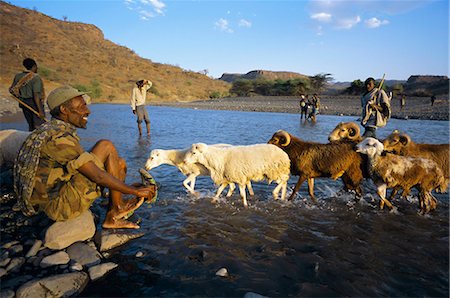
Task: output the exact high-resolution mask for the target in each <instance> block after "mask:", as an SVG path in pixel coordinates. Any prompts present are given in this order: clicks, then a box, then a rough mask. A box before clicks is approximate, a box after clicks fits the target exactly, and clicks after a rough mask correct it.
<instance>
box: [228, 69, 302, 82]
mask: <svg viewBox="0 0 450 298" xmlns="http://www.w3.org/2000/svg"><path fill="white" fill-rule="evenodd" d="M296 78H308V76H307V75H304V74H300V73H296V72H289V71H270V70H252V71H249V72H248V73H246V74H238V73H224V74H223V75H222V76H221V77H220V78H219V80H222V81H225V82H228V83H233V82H234V81H236V80H240V79H241V80H256V79H266V80H289V79H296Z"/></svg>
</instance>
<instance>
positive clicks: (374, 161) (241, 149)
mask: <svg viewBox="0 0 450 298" xmlns="http://www.w3.org/2000/svg"><path fill="white" fill-rule="evenodd" d="M28 135H29V133H28V132H22V131H17V130H2V131H0V163H1V167H2V170H3V169H5V168H9V167H11V166H12V165H13V163H14V160H15V157H16V154H17V152H18V151H19V149H20V146H21V145H22V144H23V142H24V140H25V138H26V137H27V136H28ZM328 139H329V141H330V142H329V143H326V144H321V143H316V142H309V141H304V140H301V139H300V138H297V137H295V136H293V135H291V134H289V133H288V132H286V131H282V130H280V131H277V132H276V133H275V134H274V135H273V136H272V138H271V139H270V140H269V141H268V144H255V145H249V146H232V145H228V144H215V145H207V144H204V143H197V144H193V145H192V146H191V147H189V148H186V149H182V150H163V149H155V150H152V151H151V153H150V156H149V158H148V160H147V162H146V165H145V167H146V169H147V170H151V169H153V168H155V167H158V166H160V165H162V164H168V165H172V166H175V167H177V168H178V169H179V170H180V172H181V173H183V174H184V175H185V176H187V178H186V179H185V180H184V181H183V185H184V187H185V188H186V189H187V191H188V192H189V193H191V194H196V192H195V181H196V177H197V176H210V177H211V179H212V180H213V181H214V183H215V184H216V185H217V186H218V190H217V192H216V195H215V197H214V198H213V201H215V200H217V199H218V198H219V196H220V195H221V193H222V192H223V190H224V189H225V188H226V187H229V190H228V193H227V194H226V196H227V197H230V196H231V195H232V193H233V191H234V190H235V188H236V186H235V185H236V184H237V185H238V187H239V192H240V195H241V198H242V202H243V205H244V206H245V207H247V206H248V203H247V196H246V190H247V189H248V192H249V194H250V195H254V193H253V189H252V184H251V182H252V181H255V182H256V181H264V180H265V181H268V182H269V183H271V182H272V181H274V182H276V183H277V186H276V187H275V189H274V190H273V192H272V194H273V197H274V199H278V198H279V197H280V198H281V200H285V199H286V190H287V183H288V180H289V177H290V175H294V176H298V177H299V178H298V181H297V183H296V185H295V187H294V189H293V192H292V193H291V195H290V197H289V199H293V198H294V197H295V195H296V193H297V192H298V190H299V188H300V186H301V185H302V184H303V182H305V180H306V181H307V184H308V193H309V195H310V197H311V199H312V200H313V201H315V200H316V198H315V196H314V179H315V178H322V177H328V178H332V179H338V178H341V179H342V181H343V184H344V189H346V190H353V191H355V194H356V196H357V197H361V195H362V189H361V182H362V181H363V180H364V178H369V179H372V180H373V182H374V183H375V185H376V187H377V194H378V196H379V197H380V200H381V201H380V208H381V209H382V208H383V207H384V205H385V204H386V205H387V206H388V207H389V208H390V209H391V210H392V211H395V210H396V208H395V207H394V206H393V205H392V203H391V202H390V199H392V198H393V197H394V196H395V195H396V194H397V193H398V191H399V190H402V194H401V195H402V197H405V198H406V196H407V195H409V193H410V190H411V188H416V189H417V190H418V196H419V208H420V210H421V213H428V212H430V211H432V210H434V209H436V207H437V200H436V198H435V197H434V196H433V194H432V191H438V192H445V191H446V190H447V187H448V183H449V144H417V143H415V142H413V141H412V140H411V138H410V137H409V136H408V135H407V134H404V133H400V132H399V131H394V132H393V133H392V134H390V135H389V136H388V137H387V138H386V139H385V140H383V141H382V142H381V141H379V140H377V139H374V138H365V139H364V138H363V137H361V135H360V129H359V126H358V124H356V123H354V122H345V123H339V124H338V125H337V126H336V128H335V129H334V130H333V131H332V132H331V133H330V135H329V137H328ZM388 188H392V192H391V194H390V196H389V198H387V197H386V191H387V189H388ZM280 191H281V195H280Z"/></svg>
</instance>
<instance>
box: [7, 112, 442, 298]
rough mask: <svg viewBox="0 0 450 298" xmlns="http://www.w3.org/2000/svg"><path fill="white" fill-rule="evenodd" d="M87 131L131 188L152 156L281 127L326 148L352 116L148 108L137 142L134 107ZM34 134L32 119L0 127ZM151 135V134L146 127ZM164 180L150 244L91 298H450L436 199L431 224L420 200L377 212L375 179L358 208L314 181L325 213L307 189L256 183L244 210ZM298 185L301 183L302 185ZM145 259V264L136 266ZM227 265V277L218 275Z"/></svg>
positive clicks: (250, 138)
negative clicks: (281, 191)
mask: <svg viewBox="0 0 450 298" xmlns="http://www.w3.org/2000/svg"><path fill="white" fill-rule="evenodd" d="M91 110H92V115H91V116H90V118H89V123H88V129H87V130H79V135H80V136H81V138H82V143H83V145H84V146H85V148H86V149H88V148H90V147H92V146H93V145H94V143H95V141H97V140H99V139H101V138H106V139H110V140H112V141H113V142H114V143H115V144H116V145H117V147H118V150H119V152H120V154H121V155H122V156H123V157H124V158H125V159H126V161H127V163H128V173H129V176H128V178H127V182H130V183H131V182H135V181H139V174H138V169H139V168H140V167H143V166H144V164H145V161H146V159H147V157H148V154H149V153H150V151H151V150H152V149H156V148H161V149H175V148H184V147H188V146H189V145H191V144H192V143H196V142H205V143H229V144H236V145H237V144H240V145H247V144H255V143H266V142H267V141H268V140H269V139H270V137H271V136H272V134H273V133H274V132H275V131H277V130H279V129H284V130H286V131H288V132H290V133H292V134H294V135H296V136H298V137H300V138H302V139H304V140H313V141H319V142H326V141H327V136H328V133H329V132H330V131H331V130H332V129H333V128H334V127H335V126H336V125H337V123H339V122H340V121H354V120H356V119H355V117H338V116H324V115H319V116H318V122H317V123H316V124H315V125H312V124H311V123H306V124H301V123H300V121H299V115H296V114H281V113H258V112H234V111H205V110H192V109H177V108H166V107H149V108H148V110H149V114H150V117H151V119H152V123H151V126H152V133H151V137H142V138H139V137H138V134H137V127H136V122H135V118H134V115H133V114H132V113H131V112H130V109H129V107H128V106H125V105H92V106H91ZM448 125H449V123H448V122H446V121H420V120H408V121H405V120H396V119H391V120H390V122H389V124H388V126H387V127H386V128H383V129H380V130H379V132H378V136H379V137H380V138H383V137H385V136H386V135H388V134H389V133H390V132H391V131H392V130H393V129H400V130H402V131H405V132H407V133H409V134H410V135H411V136H412V138H413V140H414V141H416V142H424V143H425V142H428V143H448V139H449V135H448V131H449V126H448ZM5 128H18V129H25V123H24V122H20V123H18V122H12V123H3V124H2V129H5ZM144 131H145V129H144ZM151 174H152V175H153V176H154V177H155V179H156V180H157V181H158V182H159V183H161V185H162V187H161V189H160V192H159V199H158V201H157V203H156V204H155V205H153V206H151V207H148V205H144V206H143V207H141V208H140V209H139V210H138V211H137V215H138V216H139V217H141V218H142V223H141V229H140V231H142V232H145V233H146V234H145V236H144V237H142V238H139V239H137V240H134V241H131V242H130V243H128V244H127V245H126V246H125V247H123V248H121V249H117V250H116V251H115V252H114V253H113V255H112V256H111V260H112V261H116V262H118V263H119V268H118V270H115V271H114V272H112V273H110V274H109V275H107V276H106V277H105V278H104V279H101V280H99V281H96V282H94V283H91V284H90V285H89V286H88V288H87V289H86V290H85V291H84V292H83V296H97V297H99V296H140V297H142V296H166V297H167V296H170V297H172V296H233V297H243V296H244V295H245V294H246V293H247V292H254V293H258V294H261V295H264V296H320V297H323V296H327V297H329V296H393V297H395V296H397V297H400V296H402V297H403V296H445V297H448V295H449V269H448V268H449V200H448V194H440V195H437V198H438V201H439V203H438V208H437V210H436V211H435V212H433V213H432V214H431V215H427V216H420V215H418V214H417V205H418V202H417V197H416V196H415V194H416V193H415V192H413V194H414V196H413V197H412V198H410V200H409V201H406V200H400V199H397V200H394V204H395V205H396V206H397V207H398V210H399V214H391V213H389V212H388V211H386V210H379V209H378V199H377V197H376V195H375V192H374V187H373V185H372V183H371V182H370V181H365V182H364V185H363V189H364V194H365V195H364V197H363V199H362V200H360V201H359V202H355V201H354V196H353V195H352V194H350V193H344V192H342V191H341V187H342V184H341V182H340V181H332V180H330V179H317V181H316V187H315V193H316V195H317V197H318V204H316V205H313V204H311V203H310V200H309V199H308V196H307V189H306V184H305V185H303V186H302V188H301V189H300V196H299V197H297V199H295V200H294V201H292V202H280V201H274V200H273V199H272V197H271V191H272V189H273V188H274V186H275V185H274V184H271V185H267V184H265V183H254V190H255V196H254V197H253V198H249V208H248V209H244V208H242V202H241V200H240V197H239V194H238V192H235V194H234V195H233V197H232V198H231V199H228V200H225V199H221V200H220V201H219V203H217V204H212V203H211V202H210V200H211V197H212V196H213V194H214V190H215V188H214V185H213V183H212V181H211V179H210V178H208V177H199V179H198V182H197V185H196V189H197V190H198V191H199V192H200V194H201V195H200V197H199V198H195V197H192V196H189V195H187V194H186V192H185V190H184V188H183V186H182V184H181V182H182V181H183V179H184V177H183V175H182V174H181V173H179V172H178V170H177V169H176V168H174V167H171V166H167V165H164V166H160V167H158V168H156V169H153V170H152V171H151ZM296 178H297V177H292V178H291V179H290V181H289V186H290V187H293V185H294V184H295V182H296ZM137 252H143V253H144V256H143V257H141V258H137V257H135V255H136V253H137ZM220 268H227V270H228V272H229V273H230V276H229V277H227V278H222V277H218V276H216V275H215V273H216V271H217V270H219V269H220Z"/></svg>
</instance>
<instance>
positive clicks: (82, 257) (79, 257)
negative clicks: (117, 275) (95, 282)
mask: <svg viewBox="0 0 450 298" xmlns="http://www.w3.org/2000/svg"><path fill="white" fill-rule="evenodd" d="M67 253H68V254H69V257H70V259H71V260H74V261H76V262H77V263H79V264H81V265H82V266H87V267H91V266H94V265H97V264H100V261H101V260H100V258H101V255H100V253H99V252H98V251H97V250H96V249H95V248H92V247H91V246H89V245H87V244H85V243H82V242H77V243H74V244H72V245H71V246H69V247H68V248H67Z"/></svg>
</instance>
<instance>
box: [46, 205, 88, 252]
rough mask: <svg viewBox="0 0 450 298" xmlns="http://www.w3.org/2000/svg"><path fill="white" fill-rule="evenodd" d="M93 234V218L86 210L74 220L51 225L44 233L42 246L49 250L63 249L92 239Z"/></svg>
mask: <svg viewBox="0 0 450 298" xmlns="http://www.w3.org/2000/svg"><path fill="white" fill-rule="evenodd" d="M94 233H95V223H94V216H93V215H92V213H91V211H89V210H88V211H86V212H84V213H83V214H81V215H80V216H78V217H76V218H73V219H69V220H67V221H61V222H55V223H54V224H53V225H51V226H50V227H49V228H48V230H47V232H46V233H45V240H44V245H45V246H46V247H48V248H51V249H64V248H66V247H68V246H69V245H71V244H73V243H75V242H78V241H84V240H87V239H90V238H92V236H94Z"/></svg>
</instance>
